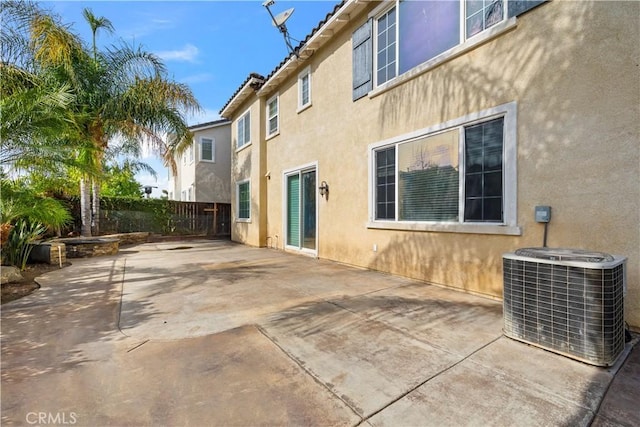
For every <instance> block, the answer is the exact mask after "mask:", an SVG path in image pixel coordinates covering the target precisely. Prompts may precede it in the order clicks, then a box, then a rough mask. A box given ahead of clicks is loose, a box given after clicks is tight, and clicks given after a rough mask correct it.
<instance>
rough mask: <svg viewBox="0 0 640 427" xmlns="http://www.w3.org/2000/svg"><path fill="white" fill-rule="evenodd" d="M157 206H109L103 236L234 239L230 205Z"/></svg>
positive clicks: (105, 208)
mask: <svg viewBox="0 0 640 427" xmlns="http://www.w3.org/2000/svg"><path fill="white" fill-rule="evenodd" d="M150 201H151V202H153V203H149V205H148V206H147V205H146V203H129V204H126V203H105V204H103V205H102V206H101V209H100V222H99V224H100V234H113V233H131V232H138V231H146V232H150V233H160V234H163V235H207V236H209V237H226V236H230V235H231V205H230V204H229V203H204V202H180V201H174V200H153V199H151V200H150Z"/></svg>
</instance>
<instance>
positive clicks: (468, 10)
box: [465, 0, 505, 37]
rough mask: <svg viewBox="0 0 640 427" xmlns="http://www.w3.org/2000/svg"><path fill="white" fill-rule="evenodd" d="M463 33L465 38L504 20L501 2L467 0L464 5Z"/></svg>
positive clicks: (496, 0) (495, 0)
mask: <svg viewBox="0 0 640 427" xmlns="http://www.w3.org/2000/svg"><path fill="white" fill-rule="evenodd" d="M465 6H466V7H465V32H466V36H467V37H471V36H474V35H476V34H478V33H479V32H481V31H483V30H486V29H487V28H489V27H492V26H493V25H495V24H497V23H498V22H500V21H502V20H503V19H504V16H505V14H504V4H503V2H502V0H476V1H469V0H467V2H466V4H465Z"/></svg>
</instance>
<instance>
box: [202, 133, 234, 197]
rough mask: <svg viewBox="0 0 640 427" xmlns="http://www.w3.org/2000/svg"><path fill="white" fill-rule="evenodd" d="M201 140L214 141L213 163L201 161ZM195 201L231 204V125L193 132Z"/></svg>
mask: <svg viewBox="0 0 640 427" xmlns="http://www.w3.org/2000/svg"><path fill="white" fill-rule="evenodd" d="M201 138H212V139H213V140H214V141H215V157H214V159H215V162H208V161H201V160H200V159H201V157H202V156H201V153H200V150H201V145H200V139H201ZM194 141H195V147H196V151H195V153H196V163H195V201H196V202H217V203H231V125H230V124H227V125H224V126H216V127H211V128H207V129H203V130H198V131H195V132H194Z"/></svg>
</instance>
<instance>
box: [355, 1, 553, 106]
mask: <svg viewBox="0 0 640 427" xmlns="http://www.w3.org/2000/svg"><path fill="white" fill-rule="evenodd" d="M545 2H546V0H438V1H435V0H433V1H420V0H395V1H388V2H381V4H380V6H379V7H378V8H377V9H376V10H374V11H373V12H372V13H371V15H370V18H369V20H367V22H366V23H365V24H364V25H362V26H360V27H359V28H357V29H356V30H355V31H354V32H353V34H352V38H351V42H352V49H353V100H354V101H355V100H357V99H360V98H362V97H363V96H365V95H367V94H368V93H369V92H371V91H372V90H373V89H374V87H378V86H382V87H383V88H384V87H386V86H392V85H393V83H389V84H387V83H388V82H391V81H403V79H402V77H401V76H402V75H404V73H406V72H408V71H409V70H414V69H416V70H418V72H422V71H425V70H427V69H429V68H431V67H433V66H435V65H437V64H438V63H440V62H441V61H445V60H447V59H448V58H451V57H452V55H453V54H454V53H460V52H462V51H465V50H466V49H471V48H473V47H475V46H476V45H479V44H481V43H483V42H484V41H486V40H487V39H489V38H491V37H494V36H497V35H498V34H500V33H502V32H503V31H506V30H507V29H508V28H511V26H512V25H514V24H515V20H511V19H509V20H508V19H507V18H513V17H517V16H519V15H521V14H523V13H525V12H527V11H529V10H531V9H533V8H534V7H536V6H538V5H540V4H543V3H545ZM487 30H489V31H487Z"/></svg>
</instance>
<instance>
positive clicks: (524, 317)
mask: <svg viewBox="0 0 640 427" xmlns="http://www.w3.org/2000/svg"><path fill="white" fill-rule="evenodd" d="M625 265H626V258H624V257H619V256H612V255H609V254H605V253H600V252H590V251H584V250H576V249H561V248H546V247H545V248H523V249H518V250H517V251H515V253H507V254H504V255H503V279H504V302H503V308H504V334H505V335H506V336H507V337H510V338H513V339H516V340H519V341H523V342H526V343H529V344H533V345H536V346H539V347H542V348H545V349H547V350H551V351H554V352H556V353H560V354H562V355H565V356H568V357H571V358H574V359H577V360H581V361H583V362H586V363H590V364H593V365H598V366H611V365H613V364H614V363H615V361H616V359H617V357H618V356H619V355H620V353H621V352H622V350H623V349H624V344H625V341H624V338H625V331H624V293H625Z"/></svg>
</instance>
